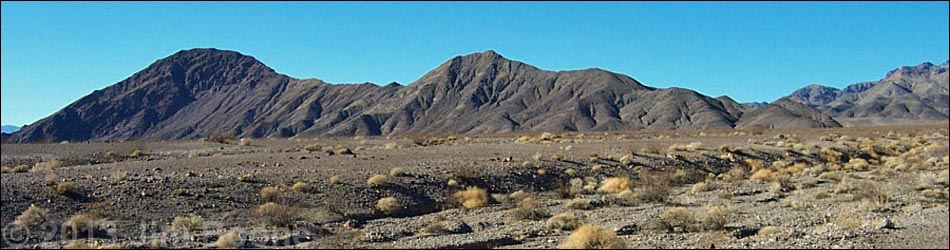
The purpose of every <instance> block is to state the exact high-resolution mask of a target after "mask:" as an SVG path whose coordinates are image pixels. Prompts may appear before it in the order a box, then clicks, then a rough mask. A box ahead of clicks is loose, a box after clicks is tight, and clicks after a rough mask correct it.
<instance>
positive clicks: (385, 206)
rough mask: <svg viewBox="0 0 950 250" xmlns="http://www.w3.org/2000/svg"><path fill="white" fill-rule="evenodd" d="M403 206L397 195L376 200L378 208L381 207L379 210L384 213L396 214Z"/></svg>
mask: <svg viewBox="0 0 950 250" xmlns="http://www.w3.org/2000/svg"><path fill="white" fill-rule="evenodd" d="M402 208H403V206H402V204H399V201H397V200H396V197H386V198H382V199H379V201H376V209H379V211H381V212H383V213H384V214H394V213H396V212H399V211H400V210H402Z"/></svg>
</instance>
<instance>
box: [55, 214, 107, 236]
mask: <svg viewBox="0 0 950 250" xmlns="http://www.w3.org/2000/svg"><path fill="white" fill-rule="evenodd" d="M99 222H100V219H99V218H98V217H96V216H94V215H90V214H84V213H79V214H75V215H73V216H72V217H69V220H66V222H64V223H63V227H64V228H65V229H66V232H67V233H70V234H81V233H92V232H96V231H98V230H100V228H99Z"/></svg>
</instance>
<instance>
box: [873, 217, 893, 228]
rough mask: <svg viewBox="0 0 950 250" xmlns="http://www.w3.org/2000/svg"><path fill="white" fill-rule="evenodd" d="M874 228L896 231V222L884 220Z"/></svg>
mask: <svg viewBox="0 0 950 250" xmlns="http://www.w3.org/2000/svg"><path fill="white" fill-rule="evenodd" d="M874 228H876V229H878V230H880V229H895V227H894V222H893V221H891V220H890V219H883V220H880V221H878V222H877V223H875V224H874Z"/></svg>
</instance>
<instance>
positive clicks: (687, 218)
mask: <svg viewBox="0 0 950 250" xmlns="http://www.w3.org/2000/svg"><path fill="white" fill-rule="evenodd" d="M660 218H661V219H663V222H664V223H666V225H669V226H670V228H671V229H672V231H677V230H678V231H680V232H686V231H689V230H690V229H691V228H693V227H694V225H695V224H696V222H697V221H696V219H695V218H694V216H693V212H692V211H689V209H688V208H685V207H673V208H669V209H667V210H666V211H663V213H662V214H660Z"/></svg>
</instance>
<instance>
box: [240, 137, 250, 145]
mask: <svg viewBox="0 0 950 250" xmlns="http://www.w3.org/2000/svg"><path fill="white" fill-rule="evenodd" d="M250 145H251V139H248V138H242V139H241V142H239V143H238V146H245V147H246V146H250Z"/></svg>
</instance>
